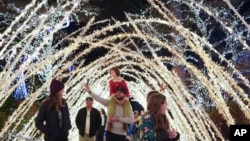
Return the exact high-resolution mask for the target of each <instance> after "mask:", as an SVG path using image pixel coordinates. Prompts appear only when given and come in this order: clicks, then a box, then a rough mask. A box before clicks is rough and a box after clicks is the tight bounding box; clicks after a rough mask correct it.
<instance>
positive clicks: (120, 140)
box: [106, 131, 126, 141]
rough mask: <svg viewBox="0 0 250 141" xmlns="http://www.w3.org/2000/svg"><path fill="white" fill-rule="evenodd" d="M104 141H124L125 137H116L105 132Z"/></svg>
mask: <svg viewBox="0 0 250 141" xmlns="http://www.w3.org/2000/svg"><path fill="white" fill-rule="evenodd" d="M106 141H126V136H125V135H117V134H114V133H111V132H109V131H107V134H106Z"/></svg>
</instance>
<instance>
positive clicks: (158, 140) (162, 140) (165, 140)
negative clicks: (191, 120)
mask: <svg viewBox="0 0 250 141" xmlns="http://www.w3.org/2000/svg"><path fill="white" fill-rule="evenodd" d="M179 138H180V134H179V133H178V132H177V136H176V137H175V138H172V139H171V138H169V135H168V133H167V132H166V130H160V131H158V132H157V133H156V135H155V141H178V140H179Z"/></svg>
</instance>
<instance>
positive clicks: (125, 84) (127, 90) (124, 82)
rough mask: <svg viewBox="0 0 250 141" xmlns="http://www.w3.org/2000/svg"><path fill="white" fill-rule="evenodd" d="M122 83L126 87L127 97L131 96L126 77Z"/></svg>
mask: <svg viewBox="0 0 250 141" xmlns="http://www.w3.org/2000/svg"><path fill="white" fill-rule="evenodd" d="M121 85H122V86H123V87H124V88H125V89H126V94H125V95H126V97H128V98H129V96H130V94H129V89H128V86H127V83H126V81H125V80H124V79H123V80H122V81H121Z"/></svg>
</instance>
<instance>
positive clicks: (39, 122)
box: [35, 103, 49, 134]
mask: <svg viewBox="0 0 250 141" xmlns="http://www.w3.org/2000/svg"><path fill="white" fill-rule="evenodd" d="M46 110H47V109H46V106H45V104H44V103H42V105H41V106H40V109H39V111H38V115H37V117H36V119H35V126H36V127H37V129H39V130H40V131H41V132H42V133H44V134H46V133H49V129H48V128H47V127H46V126H45V125H44V121H45V120H46Z"/></svg>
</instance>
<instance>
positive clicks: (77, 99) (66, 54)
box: [0, 0, 250, 141]
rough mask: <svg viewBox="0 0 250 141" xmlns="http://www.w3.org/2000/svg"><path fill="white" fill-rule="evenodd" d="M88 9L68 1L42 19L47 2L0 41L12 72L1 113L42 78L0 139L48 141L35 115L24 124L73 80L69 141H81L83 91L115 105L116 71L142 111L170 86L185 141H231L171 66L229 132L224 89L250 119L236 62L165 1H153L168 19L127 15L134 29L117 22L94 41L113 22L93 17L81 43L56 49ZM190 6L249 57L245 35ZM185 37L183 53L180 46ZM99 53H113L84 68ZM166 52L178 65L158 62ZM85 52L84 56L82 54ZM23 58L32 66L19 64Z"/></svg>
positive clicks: (25, 13)
mask: <svg viewBox="0 0 250 141" xmlns="http://www.w3.org/2000/svg"><path fill="white" fill-rule="evenodd" d="M223 1H224V2H225V4H226V5H227V6H228V7H229V9H231V10H233V11H234V14H235V15H236V16H235V18H237V19H238V20H239V21H240V22H242V24H243V27H244V29H245V30H246V31H248V33H249V32H250V28H249V25H248V24H247V23H246V21H245V20H244V18H243V17H242V16H241V15H240V14H239V13H238V12H237V11H236V10H235V8H234V7H233V6H232V5H231V3H230V2H229V1H226V0H223ZM86 2H87V1H84V0H83V1H81V0H71V1H67V2H66V1H65V2H64V3H61V4H60V5H59V6H58V7H51V8H49V7H47V10H46V12H44V13H41V12H40V13H39V12H38V11H39V10H40V9H41V8H42V7H46V6H47V5H46V1H42V2H41V3H37V2H36V1H35V0H33V1H32V2H31V3H30V4H28V5H27V6H26V7H25V9H23V10H22V12H21V13H20V15H18V16H17V17H16V18H15V19H14V20H13V22H12V23H11V25H10V26H9V27H8V28H7V29H6V30H5V32H4V33H2V34H0V39H1V41H0V46H1V50H0V56H2V57H3V58H5V59H6V65H5V66H4V67H3V71H2V72H0V76H1V77H0V81H1V85H0V93H1V95H0V106H2V105H3V104H4V102H5V101H6V100H7V98H8V97H9V96H10V95H11V94H12V92H13V91H14V90H15V88H16V87H18V86H19V85H20V84H21V82H22V81H24V80H27V79H31V78H32V77H38V78H39V80H41V81H42V82H43V83H42V84H39V86H37V87H36V88H35V89H33V90H32V91H31V92H30V94H29V97H27V99H26V100H24V101H23V102H22V103H21V104H20V105H19V107H18V108H17V109H16V110H15V111H14V112H13V113H12V115H11V116H10V117H9V119H8V120H7V121H6V123H5V125H4V127H3V129H2V130H1V132H0V136H3V135H5V134H6V133H9V132H10V133H11V134H10V136H12V138H13V140H15V139H16V140H20V139H24V140H25V139H26V140H27V139H31V140H32V139H37V140H39V139H42V137H37V135H38V133H39V131H38V130H37V129H36V128H35V126H34V118H35V115H34V116H32V117H31V118H30V119H29V121H27V122H26V123H25V124H23V123H22V120H21V119H23V118H24V116H25V114H26V113H27V112H28V111H29V109H30V108H31V106H32V105H33V103H34V102H35V101H36V100H37V99H38V97H39V96H40V95H41V93H46V92H48V86H49V83H50V81H51V80H52V78H54V77H56V78H58V79H67V81H66V89H67V91H66V93H65V95H64V97H65V98H66V99H67V102H68V104H69V108H70V117H71V121H72V125H73V128H72V129H71V131H70V137H69V138H70V140H74V139H75V137H76V136H77V134H78V132H77V129H76V127H75V125H74V119H75V116H76V113H77V111H78V110H79V109H80V108H81V107H83V106H84V100H85V97H86V96H87V93H86V92H85V91H84V89H83V84H84V82H85V81H86V79H87V78H88V79H90V80H91V81H90V87H91V88H92V89H93V91H94V92H96V93H97V94H99V95H101V96H103V97H108V83H107V82H108V80H109V79H110V78H109V77H110V76H109V73H108V72H109V69H110V68H111V67H119V68H120V69H121V72H122V74H123V75H124V76H128V77H130V78H132V79H131V80H133V81H128V86H129V89H130V91H131V95H133V97H134V98H135V99H136V100H138V101H140V102H141V104H142V105H143V106H145V105H146V103H145V96H146V93H147V92H148V91H150V90H152V89H156V90H159V89H160V88H159V83H167V84H168V85H169V86H170V87H171V89H167V91H166V92H165V93H164V94H166V96H167V100H168V105H169V109H170V110H171V113H172V115H173V119H172V118H170V123H171V126H172V127H173V128H174V129H176V130H177V131H178V132H180V133H181V140H185V141H186V140H190V141H193V140H217V139H219V140H224V137H223V136H222V134H221V132H220V130H219V129H218V128H217V127H216V125H215V124H214V123H213V121H212V120H211V119H210V118H209V116H208V114H207V113H206V112H205V110H204V109H203V108H202V106H201V104H200V103H199V102H197V99H196V98H195V97H194V96H193V95H192V94H190V92H189V90H188V89H187V87H186V86H185V84H183V83H182V81H181V80H180V78H179V77H178V76H177V75H176V74H175V73H174V72H172V71H170V70H169V69H167V67H166V65H165V64H164V63H165V62H170V63H173V64H178V65H182V66H185V67H186V68H187V69H188V70H189V73H190V74H193V75H194V76H195V78H196V80H197V81H198V82H199V85H201V86H202V87H204V89H206V91H207V92H206V94H207V97H209V99H210V100H211V101H212V102H213V104H214V106H215V107H216V108H217V109H218V110H219V112H220V114H221V115H222V116H223V118H224V119H225V120H226V121H227V124H228V125H230V124H234V123H235V120H234V118H233V117H232V115H231V114H230V112H229V108H228V106H227V105H226V103H225V100H224V98H223V97H222V95H221V89H224V90H227V92H228V94H229V96H230V97H232V98H233V99H234V100H235V101H236V102H237V104H238V105H239V107H240V109H239V110H241V111H242V112H244V114H245V117H246V118H248V119H250V110H249V103H250V101H249V98H248V97H247V94H246V93H245V92H244V90H243V89H242V88H241V87H239V86H238V85H237V82H236V80H235V79H233V78H232V77H231V76H232V75H233V74H234V75H237V76H238V79H241V81H242V82H244V84H245V85H246V87H248V88H250V86H249V82H248V80H247V79H246V78H245V77H244V76H242V75H241V73H240V72H239V71H238V70H237V69H236V68H235V67H234V65H233V64H232V62H230V61H228V60H227V59H226V58H224V56H223V54H221V53H219V52H217V51H216V50H214V48H213V46H212V45H211V44H210V43H209V42H208V41H207V40H206V38H204V37H201V36H199V35H198V34H196V33H194V32H192V31H190V30H189V29H187V28H185V27H184V26H183V25H182V24H181V22H180V21H179V20H178V19H177V18H176V17H175V16H174V15H173V14H172V13H171V12H169V10H168V9H167V8H166V7H165V6H164V4H163V3H161V2H160V1H157V0H148V2H149V3H150V4H151V6H152V8H154V9H155V10H156V11H157V12H158V13H159V15H160V16H161V18H158V17H157V18H155V17H147V18H145V17H140V18H135V17H136V16H135V17H133V16H131V15H127V19H128V20H127V21H124V22H119V21H116V20H113V22H114V23H113V24H109V25H108V26H106V27H103V28H101V29H99V30H96V31H93V32H91V33H89V32H88V30H89V29H90V28H91V27H92V26H94V25H96V24H100V23H104V22H106V21H105V20H104V21H98V22H94V17H93V18H92V19H90V20H89V21H88V23H87V24H86V26H84V27H82V28H81V29H79V30H78V34H77V36H72V35H74V33H72V34H71V35H68V36H67V37H65V38H64V39H63V40H62V41H68V42H69V44H68V45H67V46H65V47H62V48H60V49H58V48H57V46H58V44H60V43H61V42H62V41H60V42H58V43H57V44H56V45H52V41H53V38H54V34H55V33H56V32H58V31H59V30H60V29H63V28H66V27H67V26H68V24H65V23H68V22H69V21H70V19H71V18H70V17H71V16H72V13H73V11H74V10H76V9H79V7H80V5H83V4H84V3H86ZM184 3H185V4H186V5H187V6H190V7H191V9H196V10H197V9H199V10H202V11H204V12H206V13H207V15H209V16H210V17H211V18H213V19H214V20H215V21H217V22H218V23H220V24H221V26H222V28H223V29H224V30H225V31H226V32H227V33H228V34H229V35H228V36H230V35H234V39H235V40H236V41H237V42H239V43H240V44H242V46H243V47H244V48H245V49H246V50H249V46H248V44H247V43H246V42H245V40H244V38H242V35H239V34H235V32H236V31H235V29H233V28H231V26H228V25H229V24H228V23H227V24H226V23H224V21H223V20H222V18H221V17H220V16H218V13H217V14H213V12H214V11H211V9H208V8H207V7H205V6H203V5H202V4H201V3H196V1H194V0H186V1H184ZM58 17H60V20H58V19H59V18H58ZM232 24H233V22H232ZM159 25H160V26H163V27H166V28H172V29H174V31H175V33H178V36H177V35H176V34H174V33H170V34H169V35H171V36H173V37H174V40H176V42H170V41H169V40H167V39H165V38H163V34H165V33H161V32H159V31H158V30H157V28H156V27H157V26H159ZM126 28H130V29H133V30H129V31H126V30H124V29H126ZM204 28H205V26H204ZM116 29H119V30H120V31H124V32H122V33H119V34H114V35H109V34H107V33H108V32H110V31H113V30H116ZM146 29H149V30H146ZM204 30H206V29H204ZM105 35H106V36H105ZM180 37H181V38H182V42H181V44H182V45H180V44H179V42H178V41H179V40H180ZM138 39H139V40H142V41H143V43H144V44H143V46H144V47H143V50H146V51H148V52H150V53H151V55H152V56H151V57H150V58H148V57H146V56H144V55H143V53H142V49H141V47H140V46H138V45H137V44H136V41H137V40H138ZM183 44H184V45H186V46H189V48H190V49H189V50H191V51H193V52H195V53H196V54H197V55H198V56H199V57H200V58H201V60H202V61H203V62H204V66H205V67H206V69H207V73H206V74H204V73H203V72H202V70H199V69H197V67H195V66H194V65H193V64H191V63H190V62H187V61H186V59H185V58H184V57H183V51H182V49H183V48H179V47H180V46H183ZM82 45H86V46H85V47H83V46H82ZM204 46H205V47H206V48H207V50H210V51H213V52H215V53H216V54H217V55H218V56H219V58H220V59H221V60H222V61H225V62H227V64H228V68H230V69H231V70H233V71H232V72H228V71H225V69H224V68H223V67H221V66H220V65H218V64H217V63H215V62H214V61H213V60H212V59H211V56H210V55H209V54H208V52H207V51H205V50H204V49H203V47H204ZM98 48H105V49H106V50H108V52H107V53H106V54H105V55H104V56H101V57H99V58H97V59H96V60H94V61H93V62H91V63H90V64H88V65H84V62H85V59H86V58H85V56H87V55H88V54H89V53H90V52H91V51H93V50H94V49H98ZM162 48H163V49H166V50H168V51H170V52H171V53H173V54H175V55H174V57H173V56H172V57H167V56H159V55H157V53H156V51H157V50H159V49H162ZM79 49H80V50H81V51H79V52H77V50H79ZM24 56H25V57H26V58H27V59H26V60H25V61H23V62H21V63H20V60H22V58H23V57H24ZM17 64H19V66H18V68H16V66H17ZM76 64H77V65H76ZM72 66H73V69H72V70H71V71H70V72H69V71H67V70H68V68H69V67H72ZM13 70H15V73H13ZM23 72H25V75H24V76H23V77H22V79H19V80H18V81H17V83H15V84H13V83H12V82H13V81H14V80H15V79H16V78H17V77H18V76H19V74H22V73H23ZM243 101H244V102H243ZM190 105H191V106H190ZM95 107H101V105H99V104H98V103H97V102H95ZM20 125H23V126H22V128H21V129H19V130H17V129H18V127H19V126H20Z"/></svg>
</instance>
